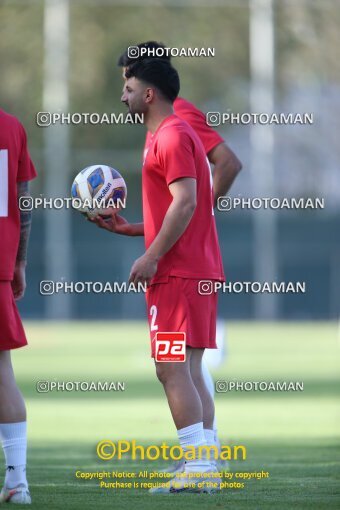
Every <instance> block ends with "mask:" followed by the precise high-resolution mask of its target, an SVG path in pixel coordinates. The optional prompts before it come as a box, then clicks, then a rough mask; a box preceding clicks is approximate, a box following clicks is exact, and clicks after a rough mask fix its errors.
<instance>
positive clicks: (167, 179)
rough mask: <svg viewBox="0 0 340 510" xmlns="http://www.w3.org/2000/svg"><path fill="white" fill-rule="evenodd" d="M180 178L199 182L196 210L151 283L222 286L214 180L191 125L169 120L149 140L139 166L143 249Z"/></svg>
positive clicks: (162, 217) (160, 219)
mask: <svg viewBox="0 0 340 510" xmlns="http://www.w3.org/2000/svg"><path fill="white" fill-rule="evenodd" d="M183 177H191V178H194V179H196V182H197V205H196V209H195V212H194V214H193V217H192V218H191V221H190V223H189V225H188V227H187V229H186V230H185V232H184V233H183V234H182V236H181V237H180V238H179V239H178V241H177V242H176V243H175V244H174V246H173V247H172V248H171V249H170V250H169V251H168V252H167V253H166V254H165V255H164V256H163V257H162V258H161V259H160V261H159V264H158V270H157V273H156V275H155V277H154V278H153V280H152V283H161V282H166V281H167V280H168V277H169V276H179V277H182V278H197V279H209V280H224V274H223V267H222V259H221V254H220V249H219V244H218V237H217V230H216V225H215V219H214V210H213V195H212V179H211V172H210V166H209V164H208V160H207V158H206V155H205V151H204V147H203V145H202V142H201V141H200V139H199V137H198V135H197V134H196V133H195V131H194V130H193V129H192V128H191V127H190V126H189V124H188V123H187V122H185V121H183V120H181V119H179V118H178V117H177V116H176V115H170V116H169V117H167V118H166V119H165V120H164V121H163V122H162V123H161V124H160V126H159V127H158V129H157V131H156V132H155V133H154V135H153V136H152V139H151V140H150V145H149V148H148V150H147V154H146V157H145V160H144V164H143V171H142V181H143V182H142V184H143V217H144V235H145V246H146V249H147V248H148V247H149V246H150V244H151V243H152V242H153V240H154V239H155V237H156V236H157V234H158V232H159V231H160V228H161V226H162V223H163V220H164V216H165V214H166V212H167V210H168V208H169V206H170V204H171V202H172V195H171V193H170V191H169V184H171V183H172V182H174V181H176V180H177V179H181V178H183Z"/></svg>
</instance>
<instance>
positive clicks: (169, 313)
mask: <svg viewBox="0 0 340 510" xmlns="http://www.w3.org/2000/svg"><path fill="white" fill-rule="evenodd" d="M198 282H199V280H192V279H189V278H179V277H177V276H170V277H169V280H168V282H167V283H156V284H155V285H151V287H149V288H148V290H147V293H146V303H147V309H148V321H149V329H150V338H151V356H152V357H154V356H155V345H154V336H155V334H156V332H170V331H171V332H185V334H186V345H188V346H190V347H193V348H196V349H204V348H207V349H216V348H217V346H216V316H217V293H212V294H209V295H201V294H199V292H198Z"/></svg>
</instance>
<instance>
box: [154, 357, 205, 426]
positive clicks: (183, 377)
mask: <svg viewBox="0 0 340 510" xmlns="http://www.w3.org/2000/svg"><path fill="white" fill-rule="evenodd" d="M192 350H193V349H190V348H188V349H187V356H186V361H185V362H184V363H157V362H156V363H155V365H156V373H157V377H158V379H159V380H160V382H161V383H162V385H163V387H164V391H165V394H166V396H167V399H168V403H169V407H170V411H171V414H172V418H173V420H174V422H175V425H176V428H177V430H179V429H182V428H184V427H188V426H189V425H191V424H192V423H199V422H202V421H203V408H202V403H201V399H200V396H199V394H198V392H197V389H196V387H195V385H194V383H193V380H192V378H191V372H190V357H191V351H192Z"/></svg>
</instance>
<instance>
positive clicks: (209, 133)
mask: <svg viewBox="0 0 340 510" xmlns="http://www.w3.org/2000/svg"><path fill="white" fill-rule="evenodd" d="M175 114H176V115H177V116H178V117H180V118H181V119H183V120H185V122H187V123H188V124H190V126H191V127H192V128H193V129H194V131H196V133H197V134H198V136H199V137H200V139H201V141H202V143H203V147H204V150H205V153H206V154H208V153H209V152H210V151H211V150H212V149H213V148H214V147H216V146H217V145H219V144H220V143H223V142H224V139H223V138H222V136H220V135H219V134H218V133H217V131H215V130H214V129H213V128H212V127H211V126H208V125H207V122H206V116H205V115H204V113H203V112H201V110H199V109H198V108H196V107H195V106H194V105H193V104H192V103H187V105H185V106H184V104H183V106H179V107H178V109H176V107H175Z"/></svg>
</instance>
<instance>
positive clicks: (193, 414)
mask: <svg viewBox="0 0 340 510" xmlns="http://www.w3.org/2000/svg"><path fill="white" fill-rule="evenodd" d="M196 351H201V352H199V353H198V354H194V353H195V352H196ZM203 351H204V350H203V349H191V348H190V347H189V348H187V357H186V362H185V363H156V371H157V376H158V378H159V380H160V381H161V383H162V384H163V387H164V390H165V393H166V396H167V399H168V403H169V407H170V410H171V414H172V417H173V420H174V422H175V425H176V427H177V433H178V439H179V443H180V446H181V447H182V449H183V452H184V453H185V452H186V451H188V450H189V447H190V450H191V448H192V446H194V448H195V449H196V451H197V453H198V451H199V450H198V449H199V447H200V446H204V445H207V444H208V443H207V440H206V436H205V430H204V428H203V405H202V401H201V397H200V395H199V392H198V390H197V388H196V386H195V384H194V381H193V379H192V375H191V360H192V359H193V357H194V361H193V364H194V366H195V367H196V365H197V364H198V363H199V362H198V360H201V359H202V354H203ZM196 357H197V361H196ZM194 372H195V371H194ZM202 392H203V390H202ZM206 394H207V395H208V397H209V398H210V401H209V405H210V407H209V406H208V404H207V411H206V412H207V416H206V420H207V424H212V422H213V419H214V406H213V402H212V406H211V397H210V395H209V392H208V391H207V390H206ZM205 397H206V395H205ZM208 397H207V398H208ZM211 426H212V425H211ZM211 470H212V466H211V463H210V461H209V460H208V459H206V458H202V457H200V456H199V455H196V458H195V460H189V461H186V462H185V469H184V472H185V473H187V475H186V476H184V477H183V475H182V476H181V477H180V478H179V479H177V478H175V479H174V480H173V481H172V482H171V485H170V488H169V489H164V488H155V489H151V491H150V492H152V493H159V492H183V491H188V492H211V490H212V489H211V488H209V487H208V486H207V484H206V483H205V482H206V479H205V478H204V475H203V473H205V472H207V471H211ZM213 470H214V468H213ZM193 473H195V477H194V478H191V476H193V475H192V474H193ZM199 473H202V476H201V477H200V475H199Z"/></svg>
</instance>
